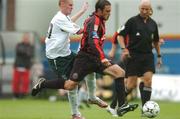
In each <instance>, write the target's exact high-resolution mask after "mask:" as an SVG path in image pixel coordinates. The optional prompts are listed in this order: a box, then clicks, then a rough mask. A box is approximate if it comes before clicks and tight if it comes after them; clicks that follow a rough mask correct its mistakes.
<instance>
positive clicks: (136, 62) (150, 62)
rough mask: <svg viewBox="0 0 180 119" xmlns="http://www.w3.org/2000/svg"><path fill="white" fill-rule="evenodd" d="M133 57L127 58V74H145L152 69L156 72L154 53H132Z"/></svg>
mask: <svg viewBox="0 0 180 119" xmlns="http://www.w3.org/2000/svg"><path fill="white" fill-rule="evenodd" d="M130 55H131V58H128V59H127V64H126V75H127V76H138V77H140V76H143V74H144V73H146V72H148V71H151V72H153V73H155V65H154V55H153V54H152V53H149V54H130Z"/></svg>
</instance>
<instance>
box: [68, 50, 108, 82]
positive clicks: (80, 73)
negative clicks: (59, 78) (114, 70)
mask: <svg viewBox="0 0 180 119" xmlns="http://www.w3.org/2000/svg"><path fill="white" fill-rule="evenodd" d="M106 68H107V67H106V66H104V65H103V64H102V63H101V60H100V59H99V58H98V57H95V56H93V55H91V54H87V53H85V52H82V51H80V52H79V53H78V55H77V56H76V59H75V61H74V64H73V68H72V71H71V74H70V79H71V80H72V81H76V82H79V81H82V80H83V79H84V77H85V76H86V75H87V74H90V73H92V72H96V73H100V74H102V73H103V71H104V69H106Z"/></svg>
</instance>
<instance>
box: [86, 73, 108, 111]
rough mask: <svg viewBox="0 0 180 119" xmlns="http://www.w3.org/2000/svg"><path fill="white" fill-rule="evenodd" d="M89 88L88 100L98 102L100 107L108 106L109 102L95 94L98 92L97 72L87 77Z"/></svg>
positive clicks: (92, 102)
mask: <svg viewBox="0 0 180 119" xmlns="http://www.w3.org/2000/svg"><path fill="white" fill-rule="evenodd" d="M85 80H86V85H87V90H88V102H89V103H91V104H96V105H98V106H99V107H102V108H106V107H107V106H108V104H107V103H106V102H104V101H103V100H101V99H100V98H99V97H97V96H96V95H95V93H96V74H95V73H92V74H88V75H87V76H86V77H85Z"/></svg>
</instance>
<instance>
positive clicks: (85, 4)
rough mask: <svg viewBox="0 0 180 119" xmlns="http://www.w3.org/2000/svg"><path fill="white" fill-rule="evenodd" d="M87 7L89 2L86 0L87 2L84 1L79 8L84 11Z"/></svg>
mask: <svg viewBox="0 0 180 119" xmlns="http://www.w3.org/2000/svg"><path fill="white" fill-rule="evenodd" d="M88 8H89V4H88V2H87V1H84V3H83V6H82V8H81V10H82V11H83V12H85V11H86V10H87V9H88Z"/></svg>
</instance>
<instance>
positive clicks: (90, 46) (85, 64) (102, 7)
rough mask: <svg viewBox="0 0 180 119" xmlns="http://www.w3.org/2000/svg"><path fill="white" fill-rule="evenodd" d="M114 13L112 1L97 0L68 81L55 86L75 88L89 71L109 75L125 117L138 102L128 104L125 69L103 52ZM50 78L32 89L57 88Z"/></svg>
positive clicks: (37, 90)
mask: <svg viewBox="0 0 180 119" xmlns="http://www.w3.org/2000/svg"><path fill="white" fill-rule="evenodd" d="M110 13H111V3H110V2H109V1H108V0H98V1H97V3H96V5H95V12H94V13H93V14H92V15H91V16H90V17H89V18H88V19H86V20H85V23H84V31H83V37H82V39H81V48H80V51H79V52H78V55H77V57H76V58H75V61H74V64H73V68H72V70H71V74H70V78H69V80H67V81H65V80H63V79H61V80H57V84H56V86H57V87H56V88H59V89H66V90H72V89H74V88H75V87H76V86H77V85H78V83H79V82H80V81H82V80H83V79H84V77H85V76H86V75H87V74H90V73H92V72H96V73H101V74H103V73H105V74H109V75H111V76H112V77H113V79H115V82H116V84H117V86H116V87H117V88H116V91H117V92H118V95H117V97H118V102H119V108H118V110H117V113H118V115H119V116H123V115H124V114H125V113H127V112H129V111H133V110H135V109H136V108H137V107H138V105H137V104H132V105H129V104H126V103H125V87H124V76H125V72H124V70H123V69H122V68H121V67H119V66H118V65H117V64H112V63H111V62H110V61H109V60H108V59H107V58H105V54H104V51H103V48H102V46H103V41H104V39H105V21H106V20H108V18H109V16H110ZM50 83H51V80H50V81H46V80H45V81H42V82H40V83H39V84H37V86H36V87H34V89H33V92H34V93H38V92H39V90H41V89H42V88H54V87H55V86H53V85H50Z"/></svg>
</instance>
